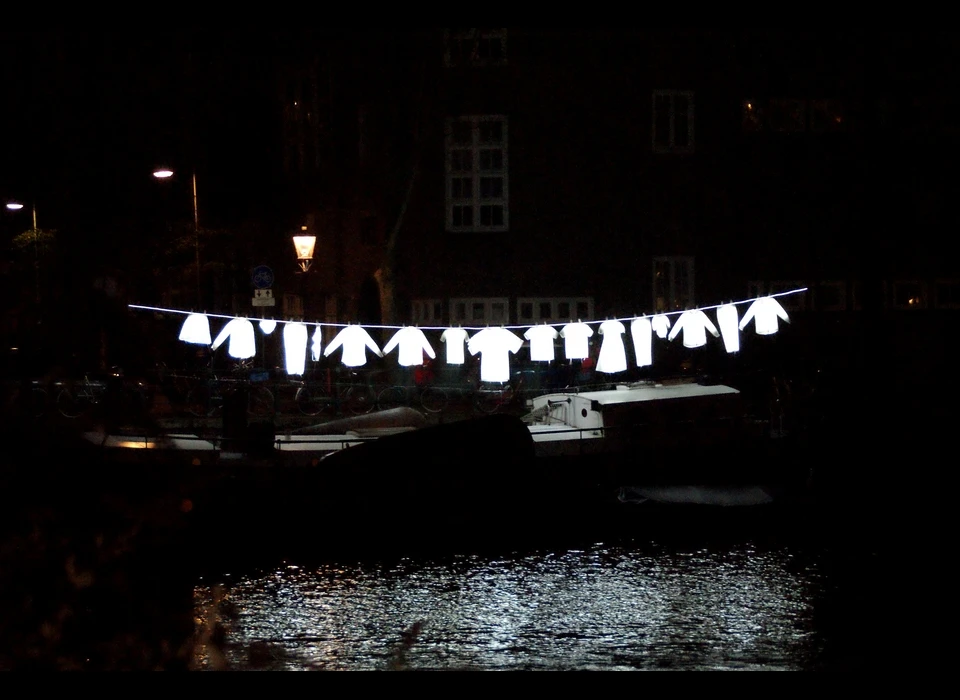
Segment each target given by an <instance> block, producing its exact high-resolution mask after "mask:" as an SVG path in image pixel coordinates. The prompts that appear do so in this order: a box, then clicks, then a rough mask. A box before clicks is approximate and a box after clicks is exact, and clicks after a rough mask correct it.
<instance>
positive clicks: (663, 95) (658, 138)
mask: <svg viewBox="0 0 960 700" xmlns="http://www.w3.org/2000/svg"><path fill="white" fill-rule="evenodd" d="M653 150H654V152H656V153H692V152H693V93H692V92H690V91H683V90H655V91H654V93H653Z"/></svg>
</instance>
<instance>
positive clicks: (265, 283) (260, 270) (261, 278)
mask: <svg viewBox="0 0 960 700" xmlns="http://www.w3.org/2000/svg"><path fill="white" fill-rule="evenodd" d="M253 286H254V287H256V288H257V289H270V288H271V287H272V286H273V270H271V269H270V268H269V267H267V266H266V265H259V266H258V267H255V268H253Z"/></svg>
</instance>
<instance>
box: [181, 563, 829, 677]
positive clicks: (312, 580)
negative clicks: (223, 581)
mask: <svg viewBox="0 0 960 700" xmlns="http://www.w3.org/2000/svg"><path fill="white" fill-rule="evenodd" d="M820 585H821V584H820V577H819V574H818V572H817V570H816V567H815V566H811V565H801V564H798V562H796V561H795V560H794V558H793V556H792V555H791V554H790V553H789V552H788V551H786V550H776V549H775V550H773V551H758V550H757V549H756V548H755V547H753V546H752V545H747V544H742V545H736V546H734V547H727V548H723V551H721V552H712V551H708V550H706V549H703V550H691V551H670V550H667V549H659V550H654V551H650V550H648V551H646V552H637V551H632V550H628V549H620V548H611V547H601V546H598V547H597V548H595V549H588V550H577V551H567V552H545V553H540V554H532V555H518V556H517V557H516V558H506V557H501V558H485V557H482V556H460V557H456V558H451V559H450V560H448V561H439V560H435V561H429V562H413V561H400V562H398V563H393V564H389V565H374V564H363V565H356V566H350V567H346V566H343V565H339V566H334V565H327V566H323V567H319V568H316V569H312V570H307V569H300V568H296V567H290V568H287V569H283V570H279V571H275V572H271V573H269V574H265V575H260V576H250V577H246V578H243V579H242V580H239V581H237V582H235V583H232V584H229V585H227V586H226V587H225V588H224V589H223V590H224V597H225V600H226V602H227V605H226V606H223V607H224V608H225V610H226V619H225V625H226V640H227V642H228V645H227V653H226V659H225V663H226V664H227V665H228V666H229V667H232V668H249V667H251V664H252V665H254V666H259V667H261V668H274V669H285V670H387V669H391V668H406V669H411V670H614V669H624V670H627V669H640V670H642V669H650V670H654V669H676V670H694V669H699V670H708V669H726V670H753V669H763V670H807V669H809V668H811V667H812V666H813V664H814V660H815V659H816V658H817V656H818V655H819V653H820V649H819V648H818V646H819V642H818V639H819V637H818V636H817V635H816V634H814V630H813V610H812V601H813V599H814V597H815V596H816V595H817V593H818V591H819V588H820ZM213 595H214V590H213V589H210V588H198V589H197V591H196V596H195V597H196V604H197V610H198V618H203V617H204V616H205V615H207V616H209V613H206V614H205V613H204V612H202V611H203V610H207V609H211V607H212V606H211V601H212V598H213ZM231 610H232V613H231ZM414 625H418V626H419V627H418V629H417V630H416V631H415V634H414V635H413V638H412V639H408V644H407V646H406V647H405V646H404V644H403V640H404V635H405V633H406V632H407V631H408V630H410V629H411V628H412V627H413V626H414ZM251 650H254V652H253V656H254V657H256V659H257V661H255V662H251ZM215 662H216V659H215V658H211V657H201V658H199V659H198V667H201V668H203V667H206V668H210V667H216V664H215Z"/></svg>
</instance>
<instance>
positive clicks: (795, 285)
mask: <svg viewBox="0 0 960 700" xmlns="http://www.w3.org/2000/svg"><path fill="white" fill-rule="evenodd" d="M807 286H808V285H807V283H806V282H801V281H799V280H775V281H771V282H770V284H769V285H768V286H767V295H768V296H773V295H774V294H781V293H783V292H792V291H793V290H794V289H803V288H804V287H807ZM809 295H810V291H809V290H808V291H806V292H801V293H800V294H791V295H790V296H786V297H777V301H778V302H780V306H782V307H783V308H784V309H786V310H787V311H806V310H807V307H808V306H809V304H808V299H807V297H808V296H809Z"/></svg>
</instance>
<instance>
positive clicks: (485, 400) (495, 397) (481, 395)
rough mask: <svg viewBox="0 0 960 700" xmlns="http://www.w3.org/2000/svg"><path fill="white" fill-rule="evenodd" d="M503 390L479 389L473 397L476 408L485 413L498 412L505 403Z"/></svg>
mask: <svg viewBox="0 0 960 700" xmlns="http://www.w3.org/2000/svg"><path fill="white" fill-rule="evenodd" d="M503 402H504V395H503V391H501V390H497V389H494V390H492V391H483V390H481V391H478V392H477V393H476V395H475V396H474V397H473V406H474V408H475V409H476V410H477V411H479V412H480V413H483V414H485V415H490V414H491V413H496V412H497V411H498V410H500V406H501V405H503Z"/></svg>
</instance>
